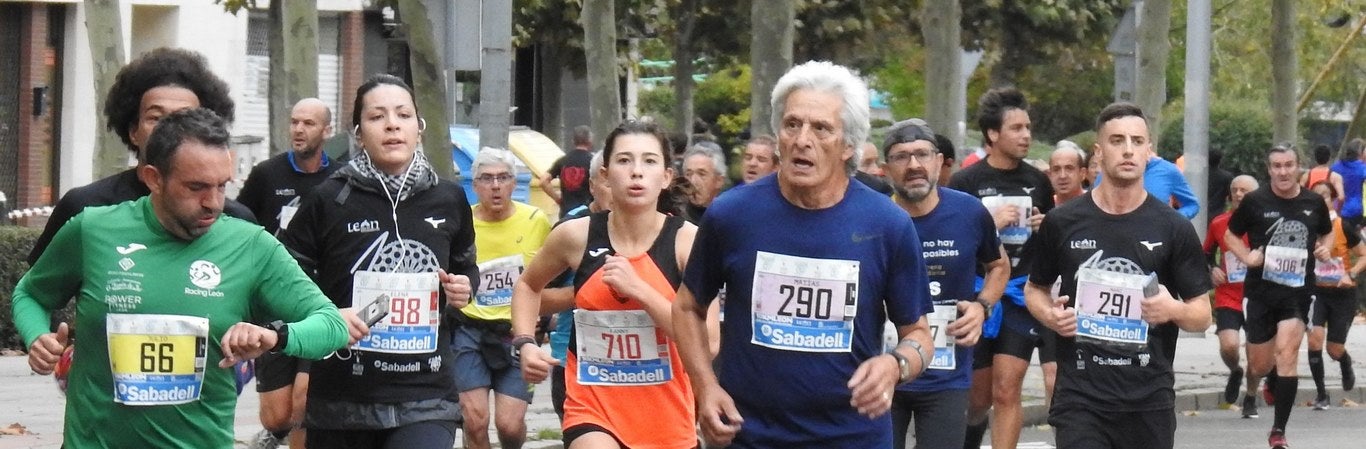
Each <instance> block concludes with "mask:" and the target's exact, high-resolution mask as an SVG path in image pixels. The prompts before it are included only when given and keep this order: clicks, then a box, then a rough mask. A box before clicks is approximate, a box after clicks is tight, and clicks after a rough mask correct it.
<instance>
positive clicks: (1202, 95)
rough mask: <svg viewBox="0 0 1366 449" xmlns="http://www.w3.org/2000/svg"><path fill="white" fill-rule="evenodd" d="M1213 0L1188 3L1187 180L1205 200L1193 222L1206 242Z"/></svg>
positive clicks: (1185, 134) (1197, 196)
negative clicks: (1211, 12) (1211, 11)
mask: <svg viewBox="0 0 1366 449" xmlns="http://www.w3.org/2000/svg"><path fill="white" fill-rule="evenodd" d="M1210 48H1211V43H1210V0H1190V1H1189V2H1188V3H1187V4H1186V110H1185V122H1184V126H1183V132H1184V135H1183V137H1184V141H1185V145H1186V147H1185V148H1184V149H1183V150H1184V152H1185V155H1186V173H1185V174H1186V182H1188V183H1190V185H1191V190H1193V191H1195V197H1196V198H1198V199H1199V200H1200V201H1201V202H1202V203H1204V204H1202V207H1201V208H1200V213H1198V214H1196V215H1195V218H1194V219H1193V220H1192V221H1191V224H1193V225H1195V231H1196V233H1197V234H1199V235H1200V240H1201V241H1204V239H1205V233H1206V232H1207V231H1208V229H1207V228H1208V223H1209V220H1208V219H1207V217H1209V214H1211V213H1220V212H1223V211H1211V210H1209V201H1208V197H1209V90H1210V89H1209V87H1210V74H1209V69H1210Z"/></svg>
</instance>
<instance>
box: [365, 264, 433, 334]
mask: <svg viewBox="0 0 1366 449" xmlns="http://www.w3.org/2000/svg"><path fill="white" fill-rule="evenodd" d="M439 287H440V281H439V280H438V279H437V277H436V273H381V272H376V271H357V272H356V278H355V281H354V282H353V284H352V288H351V305H352V307H354V308H355V309H356V313H358V314H360V315H361V316H362V317H368V316H374V314H378V313H383V312H384V311H385V310H387V311H388V316H386V317H385V318H384V319H383V320H382V321H380V322H379V323H378V324H376V325H375V326H374V327H371V328H370V335H368V336H366V337H365V338H363V339H361V340H360V341H359V342H356V345H355V346H353V347H354V348H356V349H360V350H364V351H374V352H384V353H390V354H426V353H429V352H432V351H435V350H436V335H437V328H438V326H440V325H441V303H440V302H441V298H440V296H439V295H437V288H439Z"/></svg>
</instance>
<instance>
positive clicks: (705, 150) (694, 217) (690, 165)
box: [683, 141, 726, 224]
mask: <svg viewBox="0 0 1366 449" xmlns="http://www.w3.org/2000/svg"><path fill="white" fill-rule="evenodd" d="M683 177H684V178H687V179H688V184H690V185H691V186H692V191H691V192H690V194H689V195H688V204H687V209H686V211H687V213H686V214H685V215H686V216H685V217H684V218H686V219H687V220H688V221H691V222H693V223H694V224H696V223H698V222H701V221H702V214H704V213H706V212H707V207H709V206H711V202H712V201H713V200H715V199H716V196H717V195H720V194H721V189H722V188H724V187H725V186H726V158H725V156H723V155H722V154H721V147H719V146H717V145H716V144H715V143H712V142H708V141H702V142H698V143H695V144H693V146H692V148H688V151H686V152H684V153H683Z"/></svg>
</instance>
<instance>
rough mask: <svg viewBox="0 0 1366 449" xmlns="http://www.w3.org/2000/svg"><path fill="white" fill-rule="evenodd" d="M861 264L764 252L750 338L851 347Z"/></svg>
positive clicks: (811, 347)
mask: <svg viewBox="0 0 1366 449" xmlns="http://www.w3.org/2000/svg"><path fill="white" fill-rule="evenodd" d="M858 276H859V263H858V261H851V260H830V259H810V258H805V257H796V256H788V255H783V254H774V253H768V252H763V251H759V252H758V254H757V259H756V261H755V264H754V287H753V290H752V296H751V298H752V302H753V310H752V312H753V313H752V315H751V316H752V319H751V327H752V331H753V334H752V337H751V338H750V342H751V343H753V344H756V345H760V346H766V347H770V348H774V349H782V350H788V351H802V352H849V350H850V347H851V344H852V343H853V334H854V316H855V315H856V314H857V310H858V287H859V286H858V283H859V277H858Z"/></svg>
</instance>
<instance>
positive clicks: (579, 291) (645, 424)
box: [562, 212, 697, 449]
mask: <svg viewBox="0 0 1366 449" xmlns="http://www.w3.org/2000/svg"><path fill="white" fill-rule="evenodd" d="M609 213H610V212H603V213H597V214H593V215H591V216H590V218H589V222H588V223H589V224H588V242H587V243H588V244H587V246H585V248H584V254H583V258H582V260H581V261H580V263H579V268H578V270H576V271H575V274H574V284H575V285H574V287H575V293H574V303H575V307H577V310H575V312H574V315H575V316H574V329H573V331H572V332H571V333H570V342H569V348H568V349H569V350H568V355H567V357H566V360H565V401H564V422H563V424H562V426H563V428H564V429H566V430H568V429H570V428H572V427H575V426H580V425H585V424H588V425H596V426H600V427H602V428H604V429H606V430H607V431H608V432H611V434H612V435H613V436H615V437H616V438H617V439H618V440H620V441H621V442H622V443H624V444H625V446H626V447H630V448H633V449H647V448H661V449H663V448H670V449H672V448H693V447H696V446H697V434H696V432H695V431H694V423H695V422H696V421H697V415H696V412H695V409H696V406H695V403H694V401H693V393H692V387H691V384H690V383H689V382H688V375H687V373H686V372H685V371H684V369H683V362H682V360H681V359H680V358H679V356H678V348H677V347H676V346H675V345H674V342H673V340H672V339H669V338H668V337H667V335H666V334H665V333H664V331H663V330H662V329H659V327H658V326H657V323H654V322H653V320H651V319H650V318H649V315H647V314H646V313H645V311H644V309H643V308H642V306H641V304H640V303H639V302H638V301H636V300H635V299H631V298H625V297H621V296H619V295H617V294H616V292H614V291H613V290H612V289H611V287H608V286H607V284H606V283H604V282H603V281H602V271H601V268H602V265H603V264H604V263H605V262H606V259H607V256H608V255H613V254H615V250H614V249H613V248H612V244H611V241H610V239H609V238H608V237H607V217H608V214H609ZM682 225H683V219H682V218H680V217H668V218H667V219H666V220H665V222H664V226H663V228H662V229H661V230H660V232H659V236H658V237H656V238H655V242H654V244H653V245H652V246H651V247H650V249H649V250H648V251H647V252H645V253H644V254H639V255H635V256H631V257H629V258H628V259H629V260H630V263H631V268H633V269H635V271H636V274H637V275H638V276H640V277H641V279H643V280H644V281H645V282H646V283H647V284H649V285H650V286H651V287H653V288H654V289H655V291H657V292H659V294H660V295H662V296H664V297H665V298H666V299H668V300H670V301H673V299H674V295H675V292H676V291H677V290H678V285H679V283H680V282H681V280H682V273H681V270H679V267H678V263H677V260H678V259H677V258H676V256H675V253H674V241H675V236H676V235H677V233H678V229H679V228H680V227H682ZM668 324H669V323H665V325H668Z"/></svg>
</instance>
